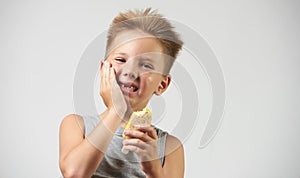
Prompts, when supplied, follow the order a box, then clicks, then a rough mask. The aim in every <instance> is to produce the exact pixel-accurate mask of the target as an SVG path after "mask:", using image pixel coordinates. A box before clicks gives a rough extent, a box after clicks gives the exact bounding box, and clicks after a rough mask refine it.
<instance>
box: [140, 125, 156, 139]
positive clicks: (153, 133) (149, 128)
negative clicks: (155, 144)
mask: <svg viewBox="0 0 300 178" xmlns="http://www.w3.org/2000/svg"><path fill="white" fill-rule="evenodd" d="M134 127H135V129H136V130H139V131H141V132H145V133H147V134H148V135H149V136H150V137H151V138H152V139H155V140H156V139H158V136H157V133H156V130H155V129H154V127H152V126H149V125H135V126H134Z"/></svg>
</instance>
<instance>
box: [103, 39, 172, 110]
mask: <svg viewBox="0 0 300 178" xmlns="http://www.w3.org/2000/svg"><path fill="white" fill-rule="evenodd" d="M165 60H170V59H168V58H167V57H166V55H164V54H163V49H162V48H161V46H160V43H159V41H157V40H156V39H155V38H150V37H147V38H139V39H134V40H131V41H128V42H126V43H123V44H122V45H120V46H118V47H117V48H115V49H114V50H113V51H111V53H110V54H109V55H108V57H107V61H108V62H109V63H111V64H112V66H113V68H114V69H115V71H116V77H117V82H118V84H119V86H120V88H121V90H122V92H123V94H124V97H125V99H126V101H127V103H128V104H129V107H131V108H132V110H133V111H137V110H142V109H143V108H144V107H146V105H147V103H148V102H149V100H150V98H151V97H152V95H153V94H156V95H160V94H162V93H163V92H164V91H165V90H166V89H167V87H168V86H169V84H170V76H169V75H165V74H163V72H164V68H165V64H166V61H165Z"/></svg>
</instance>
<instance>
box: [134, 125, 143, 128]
mask: <svg viewBox="0 0 300 178" xmlns="http://www.w3.org/2000/svg"><path fill="white" fill-rule="evenodd" d="M134 127H135V128H137V129H139V128H141V127H142V126H141V125H134Z"/></svg>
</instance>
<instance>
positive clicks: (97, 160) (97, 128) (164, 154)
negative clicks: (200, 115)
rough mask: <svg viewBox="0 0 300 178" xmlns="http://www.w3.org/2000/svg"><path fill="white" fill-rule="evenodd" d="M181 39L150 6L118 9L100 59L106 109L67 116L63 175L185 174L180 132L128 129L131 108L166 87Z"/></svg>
mask: <svg viewBox="0 0 300 178" xmlns="http://www.w3.org/2000/svg"><path fill="white" fill-rule="evenodd" d="M182 44H183V43H182V41H181V40H180V39H179V36H178V35H177V34H176V33H175V32H174V31H173V27H172V26H171V24H170V23H169V22H168V21H167V20H166V19H164V18H163V17H162V16H161V15H159V14H157V13H156V12H154V11H151V9H146V10H145V11H127V12H125V13H120V14H119V15H118V16H117V17H116V18H115V19H114V20H113V22H112V25H111V26H110V29H109V32H108V36H107V44H106V57H105V60H104V61H102V62H101V64H100V74H101V86H100V95H101V97H102V99H103V102H104V104H105V105H106V107H107V109H106V110H105V111H104V112H103V113H101V114H100V115H99V116H96V117H90V116H79V115H75V114H71V115H68V116H66V117H65V118H64V119H63V121H62V123H61V126H60V159H59V163H60V169H61V172H62V174H63V176H64V177H65V178H67V177H130V178H132V177H147V178H160V177H162V178H168V177H172V178H177V177H178V178H182V177H183V175H184V150H183V146H182V144H181V143H180V141H179V140H178V139H177V138H175V137H174V136H171V135H169V134H167V133H166V132H164V131H162V130H161V129H158V128H156V127H154V126H145V125H136V126H135V129H134V130H124V127H125V125H126V123H127V122H128V119H129V117H130V115H131V114H132V112H134V111H141V110H143V108H145V107H146V105H147V104H148V102H149V100H150V99H151V97H152V96H153V94H155V95H161V94H162V93H163V92H164V91H165V90H166V89H167V88H168V86H169V84H170V82H171V77H170V75H169V71H170V69H171V66H172V64H173V61H174V59H175V58H176V57H177V54H178V52H179V51H180V49H181V47H182ZM122 134H124V135H125V136H126V138H128V139H124V138H123V137H122ZM124 150H126V151H128V152H129V153H128V154H124V153H122V151H124Z"/></svg>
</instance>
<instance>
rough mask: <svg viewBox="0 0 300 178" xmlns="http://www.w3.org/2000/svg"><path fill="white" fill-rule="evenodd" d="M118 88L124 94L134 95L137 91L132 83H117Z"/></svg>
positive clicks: (136, 87)
mask: <svg viewBox="0 0 300 178" xmlns="http://www.w3.org/2000/svg"><path fill="white" fill-rule="evenodd" d="M119 85H120V88H121V90H122V91H123V92H125V93H135V92H137V91H138V90H139V88H138V86H137V85H136V84H134V83H132V82H126V83H123V82H119Z"/></svg>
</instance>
